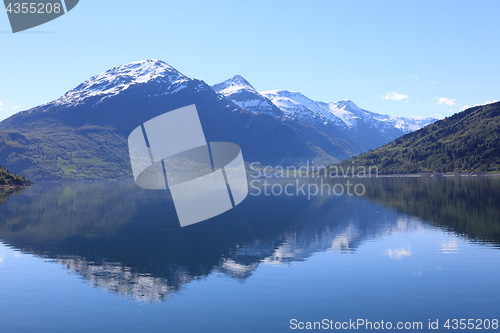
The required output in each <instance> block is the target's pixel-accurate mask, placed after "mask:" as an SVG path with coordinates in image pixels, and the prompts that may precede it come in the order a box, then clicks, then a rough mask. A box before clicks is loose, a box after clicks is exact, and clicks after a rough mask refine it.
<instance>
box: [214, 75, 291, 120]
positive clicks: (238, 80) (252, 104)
mask: <svg viewBox="0 0 500 333" xmlns="http://www.w3.org/2000/svg"><path fill="white" fill-rule="evenodd" d="M212 89H214V90H215V91H216V92H218V93H219V94H221V95H223V96H231V101H232V102H233V103H235V104H236V105H238V106H239V107H240V108H243V109H245V110H247V111H250V112H252V113H264V114H269V115H271V116H273V117H275V118H280V117H283V116H284V114H283V111H282V110H281V109H279V108H277V107H276V106H275V105H274V104H273V103H272V102H271V101H270V100H269V99H267V98H266V97H264V96H262V95H261V94H259V93H258V92H257V90H255V89H254V87H252V85H251V84H250V83H249V82H248V81H247V80H245V79H244V78H243V77H241V76H240V75H235V76H234V77H232V78H230V79H228V80H226V81H224V82H221V83H218V84H214V85H212Z"/></svg>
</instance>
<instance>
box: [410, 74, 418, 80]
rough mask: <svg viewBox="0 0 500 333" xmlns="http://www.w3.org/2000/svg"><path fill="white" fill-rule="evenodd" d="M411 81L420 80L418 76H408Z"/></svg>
mask: <svg viewBox="0 0 500 333" xmlns="http://www.w3.org/2000/svg"><path fill="white" fill-rule="evenodd" d="M408 77H409V78H410V79H417V80H418V76H416V75H413V76H408Z"/></svg>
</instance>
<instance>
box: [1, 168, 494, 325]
mask: <svg viewBox="0 0 500 333" xmlns="http://www.w3.org/2000/svg"><path fill="white" fill-rule="evenodd" d="M270 182H271V183H272V184H274V183H278V184H281V185H286V184H287V181H286V180H273V181H270ZM289 182H292V183H294V182H295V181H289ZM310 182H312V183H317V180H310ZM339 182H341V183H345V180H342V181H339ZM362 184H363V185H364V186H365V189H366V191H365V194H364V195H363V196H361V197H357V196H349V195H346V194H344V195H342V196H335V195H327V194H324V195H322V196H321V195H319V196H314V197H311V198H310V200H309V199H308V197H307V195H305V196H304V195H301V194H300V193H299V195H293V196H286V195H281V196H266V195H265V194H264V193H262V194H261V195H259V196H254V195H249V196H248V197H247V199H246V200H245V201H244V202H243V203H241V204H240V205H239V206H237V207H236V208H235V209H233V210H231V211H228V212H226V213H224V214H222V215H220V216H217V217H215V218H212V219H210V220H208V221H205V222H202V223H198V224H195V225H192V226H189V227H185V228H180V226H179V222H178V219H177V215H176V212H175V209H174V206H173V203H172V200H171V198H170V194H169V192H168V191H147V190H142V189H140V188H138V187H136V186H135V184H134V183H133V182H92V183H37V184H36V185H35V186H33V187H31V188H28V189H25V190H23V191H5V190H0V191H2V192H0V332H90V331H96V332H287V331H293V330H292V329H291V327H293V325H291V323H290V321H291V320H292V319H296V322H294V323H297V325H299V324H298V323H299V322H304V325H306V322H321V321H323V320H324V319H327V320H328V321H330V320H331V321H332V322H331V324H332V325H333V326H334V325H335V323H340V324H342V323H344V322H349V320H351V321H356V320H358V319H362V320H364V321H370V322H372V324H373V323H377V322H378V323H380V322H381V321H382V320H383V321H384V323H387V322H391V324H392V325H393V330H394V328H395V327H396V325H397V323H399V322H401V323H403V324H405V323H407V322H408V323H414V322H422V326H423V329H421V330H419V331H428V323H429V320H431V322H435V321H436V320H438V325H439V329H438V330H432V331H434V332H436V331H438V332H447V331H457V330H460V329H457V330H454V329H452V328H450V329H447V328H444V327H443V325H444V324H445V323H446V320H447V319H450V323H449V324H450V326H453V322H452V320H453V319H458V320H460V319H466V320H468V319H474V325H477V324H479V321H476V319H480V320H482V321H484V320H485V319H488V320H489V321H491V322H493V320H494V319H497V320H498V319H500V283H499V281H500V280H499V277H500V245H499V244H500V179H498V178H453V179H441V178H438V179H408V178H379V179H372V180H363V181H362ZM252 191H253V192H252V193H253V194H256V190H255V189H253V190H252ZM294 194H295V192H294ZM485 324H486V321H484V325H485ZM375 325H376V324H375ZM490 325H492V324H490ZM482 327H483V331H485V328H486V327H484V326H482ZM497 327H498V326H497ZM333 328H334V329H333V330H334V331H335V327H333ZM358 329H359V330H364V331H382V329H379V330H375V329H373V330H370V329H366V327H365V326H360V327H358ZM297 330H298V329H297ZM297 330H295V331H297ZM351 330H352V328H351ZM337 331H343V330H342V329H340V330H337ZM414 331H416V330H414ZM486 331H498V328H497V329H496V330H495V329H493V326H490V329H489V330H486Z"/></svg>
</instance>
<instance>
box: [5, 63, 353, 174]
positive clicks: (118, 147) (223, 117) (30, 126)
mask: <svg viewBox="0 0 500 333" xmlns="http://www.w3.org/2000/svg"><path fill="white" fill-rule="evenodd" d="M134 73H135V74H134ZM191 104H195V105H196V106H197V109H198V114H199V117H200V120H201V123H202V126H203V129H204V132H205V137H206V139H207V141H212V142H216V141H227V142H234V143H236V144H238V145H239V146H240V147H241V148H242V151H243V152H244V157H245V160H246V161H252V162H253V161H259V162H261V163H262V164H269V165H277V164H293V165H297V164H300V163H305V162H306V161H308V160H316V161H317V162H320V161H323V162H328V163H335V162H338V161H340V160H342V159H345V158H348V157H350V156H353V155H354V154H356V153H359V150H358V148H357V147H353V146H352V145H353V143H352V142H348V141H346V140H344V139H342V138H337V137H333V138H332V137H330V136H328V135H326V134H325V133H323V132H321V131H320V130H318V129H317V128H314V127H313V126H309V125H307V124H302V123H298V122H293V121H280V120H278V119H276V118H275V117H270V116H269V115H266V114H260V113H259V114H253V113H251V112H248V111H246V110H244V109H242V108H240V107H239V106H238V105H236V104H235V103H233V102H232V101H230V100H228V99H226V98H225V97H223V96H221V95H220V94H217V93H216V92H215V91H214V90H213V89H212V88H211V87H210V86H209V85H207V84H206V83H205V82H204V81H202V80H198V79H192V78H189V77H186V76H184V75H183V74H181V73H180V72H179V71H177V70H175V69H173V67H171V66H169V65H167V64H166V63H164V62H162V61H158V60H145V61H140V62H134V63H131V64H126V65H122V66H117V67H113V68H111V69H109V70H107V71H105V72H103V73H101V74H98V75H95V76H93V77H91V78H90V79H89V80H86V81H85V82H83V83H82V84H80V85H78V86H77V87H76V88H74V89H72V90H70V91H68V92H67V93H66V94H64V95H63V96H61V98H59V99H56V100H54V101H51V102H49V103H46V104H43V105H41V106H38V107H35V108H32V109H30V110H27V111H23V112H20V113H17V114H16V115H14V116H12V117H10V118H8V119H6V120H4V121H2V122H0V164H2V165H6V166H7V167H9V168H10V169H16V170H19V172H20V173H21V174H23V175H26V176H27V177H29V178H31V179H48V180H52V179H74V180H78V179H120V178H131V167H130V160H129V156H128V144H127V138H128V135H129V134H130V132H131V131H132V130H133V129H135V128H136V127H137V126H139V125H141V124H143V123H144V122H146V121H148V120H149V119H152V118H154V117H156V116H158V115H160V114H163V113H165V112H168V111H170V110H174V109H177V108H180V107H184V106H186V105H191ZM278 111H279V110H278Z"/></svg>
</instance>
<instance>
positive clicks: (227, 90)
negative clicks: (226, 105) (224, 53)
mask: <svg viewBox="0 0 500 333" xmlns="http://www.w3.org/2000/svg"><path fill="white" fill-rule="evenodd" d="M212 89H213V90H215V91H216V92H218V93H219V94H222V95H225V96H227V95H230V94H234V93H236V92H242V91H250V92H254V93H256V92H257V90H255V88H254V87H253V86H252V85H251V84H250V82H248V81H247V80H245V78H244V77H243V76H241V75H235V76H233V77H232V78H230V79H227V80H226V81H223V82H221V83H216V84H213V85H212Z"/></svg>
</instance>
